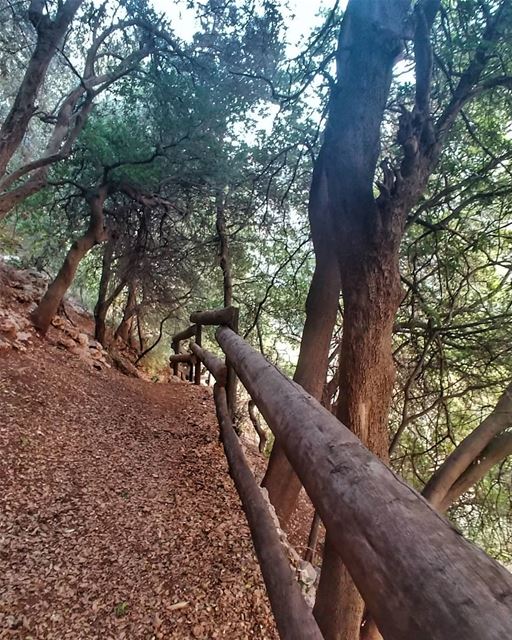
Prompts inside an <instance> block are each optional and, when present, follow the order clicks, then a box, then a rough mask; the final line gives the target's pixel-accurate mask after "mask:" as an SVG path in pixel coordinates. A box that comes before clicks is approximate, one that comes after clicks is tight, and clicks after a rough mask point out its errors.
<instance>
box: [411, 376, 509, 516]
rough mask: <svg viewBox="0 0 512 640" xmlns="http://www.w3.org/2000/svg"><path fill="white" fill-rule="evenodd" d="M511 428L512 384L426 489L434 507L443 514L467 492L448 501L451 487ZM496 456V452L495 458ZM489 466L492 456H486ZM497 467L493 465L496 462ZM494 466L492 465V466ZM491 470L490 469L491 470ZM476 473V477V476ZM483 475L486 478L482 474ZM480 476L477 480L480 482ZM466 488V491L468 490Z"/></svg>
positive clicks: (441, 467) (440, 468) (433, 477)
mask: <svg viewBox="0 0 512 640" xmlns="http://www.w3.org/2000/svg"><path fill="white" fill-rule="evenodd" d="M511 425H512V382H511V383H510V384H509V385H508V386H507V388H506V389H505V391H504V392H503V394H502V395H501V396H500V398H499V400H498V402H497V404H496V406H495V408H494V409H493V411H492V412H491V413H490V414H489V415H488V416H487V417H486V418H485V420H483V421H482V422H481V424H480V425H478V427H477V428H476V429H474V430H473V431H472V432H471V433H470V434H469V435H468V436H467V437H466V438H464V440H463V441H462V442H461V443H460V444H459V445H458V446H457V447H456V448H455V449H454V450H453V451H452V453H451V454H450V455H449V456H448V457H447V458H446V460H445V461H444V462H443V464H442V465H441V466H440V467H439V469H438V470H437V471H436V472H435V473H434V475H433V476H432V478H431V479H430V480H429V481H428V482H427V484H426V485H425V488H424V489H423V495H424V496H425V498H426V499H427V500H428V501H429V502H430V503H431V504H432V505H434V507H436V508H438V509H440V510H442V511H444V510H445V509H446V508H447V507H448V506H449V505H450V504H451V503H452V502H453V501H454V500H455V499H456V498H457V497H458V496H459V495H460V494H461V493H463V492H464V491H465V490H466V489H464V488H462V485H461V490H460V492H459V491H458V490H456V491H455V492H454V493H453V494H452V496H451V497H450V498H449V499H448V500H447V499H446V498H447V496H448V494H449V493H450V491H451V489H452V487H453V486H454V485H455V483H457V482H458V481H459V479H460V477H461V476H462V475H463V474H465V473H466V472H467V471H468V470H469V469H470V468H471V466H472V465H474V464H475V463H476V464H480V463H479V462H478V459H479V457H480V456H481V454H482V453H483V452H484V450H485V449H486V447H488V446H490V444H491V443H492V441H493V439H494V438H496V436H498V435H499V434H500V433H501V432H502V431H504V430H505V429H507V428H508V427H510V426H511ZM495 452H496V453H497V451H496V448H493V454H494V453H495ZM485 457H487V459H488V462H487V463H489V460H492V459H493V456H490V458H489V456H488V455H486V456H485ZM493 464H494V462H493ZM491 466H492V465H491ZM489 468H490V467H487V469H489ZM474 473H475V472H474V470H473V474H474ZM482 475H483V474H482ZM482 475H480V474H476V477H478V476H479V477H478V479H480V478H481V477H482ZM470 486H471V484H469V486H467V488H469V487H470Z"/></svg>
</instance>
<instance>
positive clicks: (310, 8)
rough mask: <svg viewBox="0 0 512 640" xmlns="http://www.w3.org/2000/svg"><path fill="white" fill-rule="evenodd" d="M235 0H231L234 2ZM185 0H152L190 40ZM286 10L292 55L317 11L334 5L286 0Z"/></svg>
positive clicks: (323, 1)
mask: <svg viewBox="0 0 512 640" xmlns="http://www.w3.org/2000/svg"><path fill="white" fill-rule="evenodd" d="M235 1H236V0H231V2H235ZM347 1H348V0H342V1H341V3H340V4H341V6H342V7H343V6H344V5H346V4H347ZM186 4H187V3H186V0H177V1H176V2H169V0H153V5H154V6H155V8H156V9H157V11H161V12H162V13H166V14H167V15H168V16H169V17H170V18H171V19H172V26H173V28H174V31H175V32H176V35H178V36H179V37H181V38H183V39H184V40H190V39H191V38H192V35H193V34H194V31H195V20H194V11H193V10H191V9H187V7H186ZM285 4H287V5H288V7H289V10H288V11H285V10H283V13H284V15H285V16H287V18H286V24H287V39H288V42H289V45H288V48H289V54H290V55H294V54H295V53H296V51H297V50H298V48H299V47H300V44H301V41H302V40H303V38H304V36H305V35H307V34H308V33H309V32H310V31H311V29H312V27H313V26H315V25H316V24H318V23H320V20H321V19H320V18H318V12H319V11H320V9H322V8H329V7H332V6H333V5H334V0H288V1H287V2H286V3H285V2H283V6H284V5H285Z"/></svg>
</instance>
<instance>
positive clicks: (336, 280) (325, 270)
mask: <svg viewBox="0 0 512 640" xmlns="http://www.w3.org/2000/svg"><path fill="white" fill-rule="evenodd" d="M309 219H310V225H311V236H312V240H313V246H314V249H315V259H316V263H315V271H314V273H313V279H312V281H311V285H310V287H309V293H308V297H307V300H306V322H305V324H304V331H303V333H302V340H301V343H300V352H299V359H298V362H297V368H296V369H295V375H294V378H293V379H294V381H295V382H297V384H300V385H301V386H302V387H303V388H304V389H305V390H306V391H307V392H308V393H310V394H311V395H312V396H313V397H314V398H316V399H317V400H320V398H321V397H322V391H323V386H324V383H325V378H326V375H327V363H328V357H329V348H330V344H331V338H332V332H333V328H334V325H335V323H336V315H337V312H338V304H339V298H340V276H339V266H338V262H337V258H336V254H335V250H334V246H333V244H332V231H331V229H332V227H331V224H330V221H329V216H328V201H327V185H326V181H325V167H324V164H323V160H322V155H320V156H319V158H318V159H317V162H316V165H315V170H314V172H313V180H312V183H311V190H310V198H309ZM262 485H263V486H264V487H265V488H266V489H267V490H268V494H269V499H270V502H271V503H272V505H273V506H274V508H275V510H276V513H277V515H278V517H279V521H280V523H281V526H282V527H286V525H287V523H288V521H289V519H290V517H291V515H292V513H293V511H294V509H295V506H296V504H297V498H298V496H299V493H300V489H301V483H300V480H299V479H298V477H297V475H296V473H295V472H294V471H293V469H292V467H291V465H290V463H289V462H288V460H287V459H286V455H285V454H284V451H283V449H282V447H281V446H280V445H279V442H278V441H277V440H276V441H275V443H274V446H273V448H272V453H271V455H270V460H269V464H268V468H267V471H266V473H265V477H264V478H263V482H262Z"/></svg>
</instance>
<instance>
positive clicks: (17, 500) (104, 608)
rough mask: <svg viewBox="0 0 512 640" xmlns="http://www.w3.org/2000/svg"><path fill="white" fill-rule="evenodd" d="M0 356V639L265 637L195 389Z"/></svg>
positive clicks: (208, 418)
mask: <svg viewBox="0 0 512 640" xmlns="http://www.w3.org/2000/svg"><path fill="white" fill-rule="evenodd" d="M31 341H32V343H33V344H32V346H31V347H30V349H27V350H26V351H20V350H13V349H11V350H6V351H3V352H2V353H0V447H1V452H2V455H1V459H0V638H2V639H4V638H20V639H21V638H23V639H26V640H28V639H29V638H32V639H34V640H43V639H44V640H51V639H57V638H58V639H60V640H64V639H73V640H82V639H83V640H89V639H96V638H97V639H98V640H99V639H100V638H101V639H102V640H108V639H115V640H123V639H139V638H140V639H147V640H150V639H153V638H154V639H156V638H169V639H176V640H178V639H179V640H183V639H186V638H204V639H206V638H208V639H210V638H212V639H213V638H262V639H263V638H268V639H273V638H276V637H277V636H276V632H275V629H274V625H273V622H272V617H271V614H270V609H269V605H268V602H267V599H266V596H265V592H264V587H263V583H262V580H261V577H260V573H259V568H258V565H257V563H256V560H255V557H254V554H253V549H252V545H251V541H250V535H249V531H248V527H247V525H246V522H245V518H244V515H243V513H242V511H241V508H240V504H239V500H238V497H237V494H236V492H235V489H234V487H233V484H232V482H231V480H230V478H229V476H228V473H227V466H226V462H225V458H224V455H223V452H222V449H221V446H220V445H219V443H218V436H217V433H218V432H217V426H216V420H215V416H214V411H213V402H212V398H211V392H210V390H209V389H208V388H206V387H200V388H198V387H194V386H192V385H186V384H180V383H170V384H153V383H151V382H147V381H144V380H140V379H135V378H128V377H126V376H123V375H121V374H120V373H119V372H117V371H115V370H114V369H109V368H106V367H102V368H101V369H100V370H98V369H97V368H94V367H92V366H90V364H89V363H87V362H85V361H84V360H82V359H79V358H73V357H72V356H70V354H69V352H68V351H65V350H62V349H59V348H58V347H57V346H55V345H50V344H48V342H45V341H39V339H38V338H37V337H35V338H32V339H31Z"/></svg>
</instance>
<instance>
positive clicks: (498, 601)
mask: <svg viewBox="0 0 512 640" xmlns="http://www.w3.org/2000/svg"><path fill="white" fill-rule="evenodd" d="M230 309H231V308H230ZM220 311H226V310H220ZM208 314H209V315H208ZM227 317H228V314H227V313H224V314H223V313H220V312H202V314H198V313H196V314H192V316H191V321H192V322H195V323H198V324H200V323H201V321H204V320H205V319H206V320H210V321H211V323H212V324H214V322H213V321H214V320H215V321H218V324H219V325H220V326H219V327H218V329H217V332H216V338H217V341H218V343H219V345H220V347H221V348H222V351H223V352H224V354H225V356H226V363H227V366H228V367H229V368H232V370H233V373H234V374H235V375H237V376H238V378H239V379H240V381H241V382H242V384H243V385H244V387H245V388H246V390H247V391H248V393H249V395H250V396H251V398H252V399H253V400H254V402H255V403H256V406H257V407H258V410H259V411H260V413H261V414H262V416H263V417H264V418H265V420H266V422H267V424H268V425H269V427H270V428H271V430H272V431H273V433H274V435H275V437H276V438H277V439H278V440H279V442H280V443H281V445H282V446H283V448H284V450H285V452H286V455H287V457H288V459H289V460H290V463H291V464H292V466H293V468H294V470H295V472H296V473H297V475H298V476H299V478H300V479H301V481H302V483H303V485H304V488H305V489H306V491H307V493H308V495H309V497H310V499H311V501H312V503H313V505H314V507H315V509H316V511H317V512H318V514H319V516H320V517H321V519H322V522H323V523H324V525H325V527H326V530H327V531H328V533H329V536H330V539H331V541H332V544H333V545H334V547H335V549H336V551H337V552H338V554H339V556H340V557H341V559H342V560H343V562H344V563H345V565H346V566H347V568H348V570H349V572H350V574H351V576H352V578H353V579H354V582H355V583H356V585H357V587H358V589H359V591H360V593H361V595H362V596H363V598H364V600H365V602H366V604H367V606H368V609H369V611H370V612H371V615H372V617H373V618H374V619H375V621H376V623H377V625H378V627H379V630H380V631H381V633H382V635H383V636H384V638H385V639H386V640H387V639H390V640H391V639H392V640H410V639H411V638H414V639H415V640H448V639H451V638H464V639H465V640H498V639H500V640H501V639H502V638H505V637H509V636H510V633H511V629H512V574H511V573H510V572H509V571H507V570H506V569H505V568H504V567H503V566H501V565H500V564H499V563H498V562H496V561H494V560H493V559H492V558H490V557H489V556H487V555H486V554H485V553H484V552H483V551H482V550H481V549H479V548H478V547H476V546H475V545H473V544H472V543H470V542H468V541H467V540H465V539H464V538H463V537H462V536H461V535H460V534H459V533H458V532H457V531H456V530H455V529H454V527H453V526H452V525H451V524H450V523H449V522H448V521H447V520H446V519H445V518H444V517H442V516H441V515H439V514H438V513H437V512H436V511H435V509H433V507H432V506H431V505H430V504H429V503H428V502H427V501H426V500H425V499H424V498H423V497H422V496H421V495H420V494H419V493H418V492H416V491H415V490H414V489H412V488H411V487H410V486H409V485H408V484H407V483H406V482H405V481H404V480H402V479H401V478H400V477H399V476H397V475H396V474H395V473H394V472H393V471H392V470H391V469H390V468H389V467H387V466H386V465H385V464H383V463H382V462H381V461H380V460H379V459H378V458H377V457H376V456H374V455H373V454H372V453H370V452H369V451H368V450H367V449H366V448H365V447H364V446H363V445H362V443H361V442H360V441H359V439H358V438H357V437H356V436H355V435H354V434H352V433H351V432H350V431H349V430H348V429H347V428H346V427H345V426H344V425H343V424H342V423H340V422H339V421H338V420H337V419H336V418H335V417H334V416H333V415H332V413H330V412H329V411H327V410H326V409H325V408H324V407H322V405H321V404H320V403H319V402H317V401H316V400H315V399H314V398H312V397H311V396H310V395H309V394H308V393H306V392H305V391H304V390H303V389H302V387H300V386H299V385H297V384H296V383H294V382H292V381H291V380H290V379H289V378H287V377H286V376H285V375H284V374H283V373H281V372H280V371H279V370H278V369H277V368H276V367H275V366H274V365H272V364H271V363H270V362H268V361H267V360H266V359H265V358H264V357H263V356H262V355H261V354H260V353H259V352H257V351H255V350H254V349H253V348H252V347H251V346H250V345H248V344H247V343H246V342H245V341H244V340H243V338H241V337H240V336H239V335H238V334H237V333H236V329H235V330H234V328H233V325H231V326H230V323H229V321H226V318H227ZM236 318H237V320H238V316H237V315H236ZM184 333H185V332H182V334H181V335H183V334H184ZM178 335H180V334H178ZM191 335H194V333H192V334H191ZM175 338H176V336H175ZM192 352H193V354H194V356H195V357H196V358H197V359H198V361H200V362H202V363H203V364H204V365H205V366H206V367H207V368H208V369H209V370H210V371H211V373H212V374H213V375H214V376H215V377H216V381H217V383H216V386H215V391H214V398H215V405H216V411H217V417H218V420H219V424H220V428H221V438H222V441H223V444H224V449H225V452H226V457H227V459H228V463H229V467H230V472H231V475H232V477H233V480H234V482H235V485H236V488H237V490H238V493H239V495H240V498H241V501H242V506H243V508H244V511H245V514H246V516H247V520H248V523H249V527H250V530H251V535H252V538H253V543H254V547H255V550H256V554H257V556H258V560H259V563H260V567H261V571H262V575H263V578H264V580H265V584H266V587H267V593H268V596H269V600H270V604H271V606H272V610H273V613H274V617H275V620H276V625H277V628H278V631H279V634H280V637H281V638H286V639H288V638H290V639H291V638H298V639H304V640H306V639H315V640H316V639H317V638H322V635H321V633H320V631H319V629H318V627H317V625H316V622H315V621H314V619H313V616H312V613H311V610H310V609H309V607H308V605H307V604H306V602H305V601H304V599H303V598H302V596H301V594H300V592H299V590H298V587H297V585H296V583H294V581H293V580H291V577H292V571H291V569H290V567H289V564H288V560H287V558H286V555H285V553H284V550H283V549H282V547H281V545H280V542H279V538H278V537H277V533H276V530H275V527H274V526H273V524H272V520H271V516H270V513H269V512H268V507H267V503H266V501H265V499H264V498H263V496H262V494H261V491H260V489H259V487H258V485H257V483H256V480H255V479H254V476H253V475H252V473H251V472H250V470H249V467H248V465H247V462H246V461H245V457H244V455H243V452H242V450H241V447H240V445H239V442H238V439H237V437H236V435H235V433H234V430H233V424H232V415H233V412H234V406H233V404H231V405H230V406H229V400H230V398H229V393H228V390H227V388H225V385H226V384H227V382H228V375H227V371H226V369H225V365H224V364H223V363H222V361H221V360H220V359H219V358H217V357H216V356H214V355H213V354H210V353H209V352H206V351H204V349H202V348H198V347H196V346H193V347H192ZM224 374H225V377H224ZM233 401H234V398H233V399H232V402H233ZM228 407H229V408H228Z"/></svg>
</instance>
